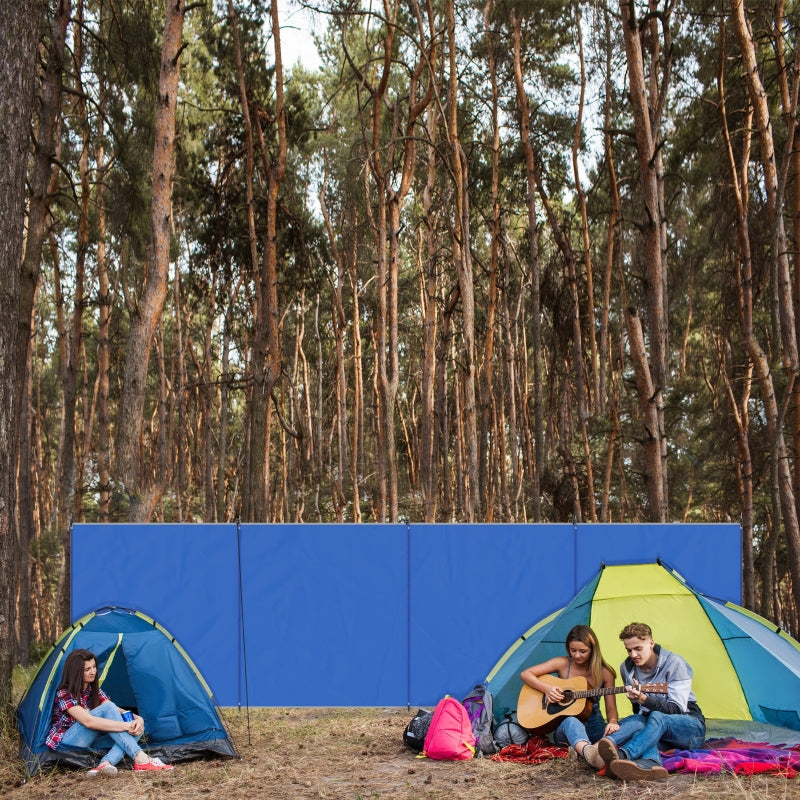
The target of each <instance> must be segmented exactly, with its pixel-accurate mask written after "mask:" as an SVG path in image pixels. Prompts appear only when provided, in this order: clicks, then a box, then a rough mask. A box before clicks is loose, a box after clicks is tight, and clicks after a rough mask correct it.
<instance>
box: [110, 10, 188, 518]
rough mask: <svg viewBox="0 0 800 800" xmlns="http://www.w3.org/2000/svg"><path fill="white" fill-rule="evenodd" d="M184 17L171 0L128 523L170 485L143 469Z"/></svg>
mask: <svg viewBox="0 0 800 800" xmlns="http://www.w3.org/2000/svg"><path fill="white" fill-rule="evenodd" d="M184 13H185V6H184V0H168V2H167V5H166V19H165V23H164V41H163V45H162V51H161V73H160V75H159V80H158V102H157V104H156V119H155V143H154V147H153V173H152V199H151V208H150V217H151V246H150V260H149V264H148V268H147V276H146V278H145V281H144V289H143V291H142V293H141V296H140V298H139V301H138V303H137V305H136V307H135V308H134V309H133V310H132V312H131V326H130V333H129V335H128V343H127V348H126V356H125V377H124V380H123V386H122V399H121V401H120V409H119V418H118V421H117V440H116V474H117V481H118V482H119V484H120V486H121V488H122V489H123V490H124V491H125V492H126V493H127V495H128V498H129V500H130V507H129V510H128V521H129V522H145V521H147V520H149V519H150V517H151V515H152V513H153V510H154V509H155V506H156V503H157V502H158V501H159V499H160V497H161V494H162V492H163V490H164V481H165V480H166V476H164V475H159V476H158V477H157V478H152V477H150V478H148V476H147V471H146V469H145V465H144V464H142V457H141V443H142V431H143V427H144V403H145V394H146V392H147V372H148V367H149V364H150V349H151V347H152V344H153V337H154V336H155V332H156V329H157V327H158V325H159V322H160V320H161V315H162V313H163V310H164V301H165V300H166V296H167V286H168V283H169V246H170V239H171V232H172V177H173V174H174V171H175V163H174V149H175V147H174V146H175V110H176V108H177V103H178V87H179V76H180V52H181V48H182V38H183V17H184Z"/></svg>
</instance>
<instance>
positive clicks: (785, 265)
mask: <svg viewBox="0 0 800 800" xmlns="http://www.w3.org/2000/svg"><path fill="white" fill-rule="evenodd" d="M731 22H732V25H733V29H734V32H735V34H736V40H737V42H738V44H739V50H740V52H741V54H742V66H743V69H744V75H745V79H746V83H747V92H748V97H749V99H750V103H751V105H752V108H753V122H754V127H755V130H756V131H757V136H758V142H759V148H758V151H759V154H760V156H761V167H762V170H763V181H764V183H763V190H764V192H765V194H766V198H767V208H768V210H769V215H770V221H771V224H772V257H773V259H774V260H775V274H776V278H777V289H778V317H779V320H780V330H781V342H780V353H781V361H782V365H783V370H784V372H785V374H786V380H787V389H786V391H787V392H789V393H791V392H792V390H793V388H794V382H795V381H796V380H797V374H798V355H797V338H796V337H797V331H796V329H795V319H794V306H793V301H792V289H793V284H792V278H791V269H790V265H789V245H788V241H787V237H786V232H785V227H784V221H783V198H782V187H783V182H782V181H780V179H779V174H778V167H777V159H776V155H775V143H774V140H773V133H772V122H771V119H770V114H769V98H768V97H767V93H766V90H765V89H764V85H763V82H762V80H761V75H760V72H759V69H758V61H757V59H756V48H755V43H754V41H753V36H752V32H751V30H750V26H749V24H748V22H747V19H746V15H745V9H744V4H743V2H742V0H731ZM793 139H794V136H793V135H792V136H790V140H793ZM740 216H741V214H740ZM740 227H741V223H740ZM746 233H747V230H746V229H745V230H744V231H743V234H746ZM741 246H742V245H741V244H740V247H741ZM746 280H747V279H746V278H745V277H743V282H744V281H746ZM747 291H752V287H750V288H749V289H748V290H747ZM744 332H745V339H746V340H747V341H748V342H749V346H750V349H751V357H752V358H753V359H754V361H756V363H755V369H756V373H757V374H758V376H759V382H760V383H761V389H762V391H761V394H762V402H763V403H764V404H765V408H766V414H767V429H768V431H769V438H770V443H771V445H772V454H773V470H774V476H775V481H776V489H777V492H778V497H779V501H780V512H781V517H782V522H783V529H784V536H785V539H786V545H787V558H788V563H789V571H790V573H791V575H792V586H793V592H794V602H795V605H796V606H798V607H800V520H799V519H798V512H797V505H796V502H795V496H794V491H793V481H792V475H791V468H790V460H789V452H788V448H787V446H786V443H785V438H784V433H783V422H784V419H785V412H784V411H783V403H781V402H780V401H779V399H778V397H777V395H776V393H775V387H774V382H773V380H772V376H771V373H770V368H769V364H768V362H767V361H766V359H765V358H764V357H763V355H762V354H760V353H759V352H758V350H757V349H756V348H755V347H754V342H755V335H754V332H753V328H752V320H750V321H749V322H748V323H747V324H746V326H745V331H744ZM789 399H790V398H789V397H787V401H788V400H789Z"/></svg>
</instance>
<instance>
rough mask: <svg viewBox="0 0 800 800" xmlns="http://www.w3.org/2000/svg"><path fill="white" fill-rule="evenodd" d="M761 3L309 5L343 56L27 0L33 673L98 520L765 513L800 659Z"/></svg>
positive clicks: (798, 437)
mask: <svg viewBox="0 0 800 800" xmlns="http://www.w3.org/2000/svg"><path fill="white" fill-rule="evenodd" d="M748 2H749V5H748V7H745V5H744V2H743V0H719V1H717V0H711V2H698V0H599V2H593V3H584V2H580V0H371V2H369V3H367V2H364V1H363V0H307V2H304V7H305V12H304V16H305V18H307V19H311V20H313V22H314V26H313V30H314V32H313V37H314V39H313V45H314V46H315V47H316V50H317V51H318V53H319V64H318V65H317V64H314V65H313V66H309V65H308V64H306V63H305V62H304V61H303V60H297V61H295V63H291V62H290V61H289V59H287V58H285V57H284V56H283V50H282V35H283V32H282V29H281V19H282V15H283V14H284V13H286V12H287V11H288V4H289V0H272V4H271V5H270V4H269V3H267V2H264V1H263V0H203V1H202V2H192V3H187V2H185V0H166V2H164V0H18V2H14V3H11V4H6V5H7V6H9V8H8V9H7V10H6V11H4V19H3V20H2V21H1V22H0V41H2V47H3V59H2V65H0V66H1V68H2V72H3V74H2V84H3V86H2V87H0V109H1V112H0V113H2V116H3V126H4V137H3V141H2V142H0V158H2V159H3V160H4V161H5V162H6V169H5V170H4V171H5V172H7V173H8V174H7V175H5V176H4V177H3V178H2V179H1V180H2V182H3V183H2V191H0V202H2V203H3V213H2V214H0V217H2V219H3V222H2V223H1V224H2V225H3V226H4V229H3V231H2V233H1V234H0V240H1V241H0V248H2V250H1V252H2V260H3V266H2V269H1V270H0V271H1V272H2V275H0V293H2V298H3V303H2V308H3V312H4V313H3V319H2V320H0V351H1V352H2V355H1V356H0V369H2V376H0V449H2V450H3V453H4V459H5V460H4V462H3V468H2V469H0V473H2V474H3V480H2V489H1V490H0V505H1V506H2V508H0V515H1V516H0V523H1V527H2V530H0V539H1V540H2V547H3V553H2V558H3V577H2V587H0V588H2V592H0V605H2V608H0V613H2V615H3V620H4V622H5V621H7V620H13V622H14V624H13V625H11V626H9V625H3V626H1V627H2V628H3V632H2V635H0V653H2V662H3V664H2V665H0V666H2V670H0V671H1V672H2V675H0V678H2V679H3V680H2V682H3V685H5V684H6V676H7V675H9V674H10V672H9V671H8V665H9V664H13V663H19V662H25V661H26V660H27V659H28V658H30V657H31V656H30V653H31V652H32V650H33V649H35V647H36V645H37V643H40V642H47V641H51V640H52V639H53V637H54V636H55V635H57V633H58V632H59V631H60V630H61V629H62V627H63V626H64V625H66V624H68V623H69V622H70V621H71V620H70V619H69V607H68V606H69V602H68V601H69V580H70V578H69V561H70V558H69V546H70V526H71V525H72V524H73V523H75V522H79V521H80V522H95V521H99V522H147V521H162V522H178V521H189V522H226V521H232V520H241V521H244V522H311V521H313V522H330V523H341V522H351V523H352V522H396V521H398V520H402V519H411V520H415V521H425V522H471V523H483V522H517V523H519V522H537V523H538V522H542V523H546V522H565V521H568V522H579V523H580V522H629V523H636V522H737V523H740V524H741V526H742V556H743V563H742V579H743V580H742V586H743V598H742V600H743V605H745V606H746V607H748V608H750V609H752V610H754V611H756V612H758V613H760V614H762V615H764V616H766V617H768V618H769V619H770V620H772V621H773V622H775V624H776V625H778V626H780V627H782V628H784V629H786V630H787V631H789V632H790V633H792V634H793V635H795V636H797V635H798V632H799V631H800V617H799V616H798V609H800V464H798V454H800V356H798V347H799V346H800V319H798V316H800V147H799V146H798V145H799V144H800V130H798V91H799V89H800V48H798V36H797V34H798V25H800V7H798V6H796V5H795V0H773V1H772V2H763V1H762V0H748ZM12 5H13V6H14V8H13V9H11V8H10V6H12ZM293 7H294V8H296V5H294V6H293ZM311 37H312V33H308V42H309V47H311V46H312V38H311ZM17 309H18V313H17ZM710 568H713V566H712V567H710Z"/></svg>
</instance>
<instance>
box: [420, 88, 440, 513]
mask: <svg viewBox="0 0 800 800" xmlns="http://www.w3.org/2000/svg"><path fill="white" fill-rule="evenodd" d="M425 116H426V123H425V124H426V130H427V138H428V153H427V170H426V182H425V188H424V189H423V192H422V221H423V227H424V248H422V249H423V252H422V254H421V256H420V272H421V275H420V283H421V286H422V291H421V295H422V302H421V307H422V320H423V322H422V329H423V333H422V378H421V383H422V385H421V389H420V394H421V397H420V402H421V408H420V469H419V471H420V486H421V489H422V516H423V519H424V520H425V522H436V509H437V506H438V499H439V482H438V475H437V473H438V470H437V468H436V467H437V448H436V441H437V426H436V363H437V360H436V334H437V314H438V312H437V297H438V291H439V281H438V278H437V266H436V262H437V258H436V254H437V252H438V249H437V238H436V217H437V215H436V204H435V202H434V193H435V191H436V174H437V160H436V129H437V126H438V124H437V120H438V116H439V114H438V105H437V104H436V103H432V104H431V105H430V106H429V107H428V110H427V113H426V115H425Z"/></svg>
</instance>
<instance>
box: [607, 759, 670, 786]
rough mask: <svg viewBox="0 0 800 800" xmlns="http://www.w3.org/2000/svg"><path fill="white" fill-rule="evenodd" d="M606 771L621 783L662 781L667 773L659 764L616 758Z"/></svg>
mask: <svg viewBox="0 0 800 800" xmlns="http://www.w3.org/2000/svg"><path fill="white" fill-rule="evenodd" d="M608 769H609V770H610V771H611V773H612V774H613V775H614V777H616V778H619V779H620V780H622V781H663V780H664V779H665V778H666V777H667V776H668V775H669V773H668V772H667V771H666V770H665V769H664V767H662V766H661V765H660V764H656V763H654V762H651V761H638V762H637V761H629V760H628V759H627V758H617V759H615V760H614V761H612V762H611V764H609V767H608Z"/></svg>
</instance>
